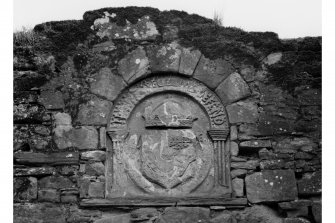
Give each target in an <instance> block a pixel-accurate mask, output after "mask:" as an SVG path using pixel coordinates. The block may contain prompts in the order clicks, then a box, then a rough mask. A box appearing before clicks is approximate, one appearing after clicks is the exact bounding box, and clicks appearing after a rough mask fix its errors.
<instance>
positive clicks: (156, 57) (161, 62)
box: [147, 42, 181, 72]
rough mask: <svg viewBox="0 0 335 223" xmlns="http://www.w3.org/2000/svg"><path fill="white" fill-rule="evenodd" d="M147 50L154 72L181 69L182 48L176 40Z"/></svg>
mask: <svg viewBox="0 0 335 223" xmlns="http://www.w3.org/2000/svg"><path fill="white" fill-rule="evenodd" d="M147 52H148V57H149V61H150V66H151V71H152V72H162V71H163V72H164V71H173V72H178V71H179V63H180V55H181V50H180V46H179V44H177V43H176V42H172V43H169V44H166V45H162V46H158V47H151V48H149V49H148V50H147Z"/></svg>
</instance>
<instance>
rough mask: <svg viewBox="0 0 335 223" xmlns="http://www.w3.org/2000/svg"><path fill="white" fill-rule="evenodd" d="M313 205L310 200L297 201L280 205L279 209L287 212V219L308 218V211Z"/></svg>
mask: <svg viewBox="0 0 335 223" xmlns="http://www.w3.org/2000/svg"><path fill="white" fill-rule="evenodd" d="M311 205H312V201H310V200H295V201H290V202H283V203H279V207H280V208H281V209H283V210H285V211H286V213H287V217H289V218H294V217H308V209H309V207H310V206H311Z"/></svg>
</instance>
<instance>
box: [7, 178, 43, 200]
mask: <svg viewBox="0 0 335 223" xmlns="http://www.w3.org/2000/svg"><path fill="white" fill-rule="evenodd" d="M13 187H14V188H13V189H14V201H16V202H22V201H33V200H35V199H37V179H36V178H35V177H15V178H14V186H13Z"/></svg>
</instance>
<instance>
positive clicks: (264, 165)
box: [259, 159, 295, 170]
mask: <svg viewBox="0 0 335 223" xmlns="http://www.w3.org/2000/svg"><path fill="white" fill-rule="evenodd" d="M259 166H260V168H261V170H275V169H295V162H294V161H285V160H283V159H276V160H263V161H261V162H260V163H259Z"/></svg>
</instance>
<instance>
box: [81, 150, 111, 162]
mask: <svg viewBox="0 0 335 223" xmlns="http://www.w3.org/2000/svg"><path fill="white" fill-rule="evenodd" d="M80 159H82V160H89V161H100V162H103V161H105V159H106V152H105V151H101V150H94V151H87V152H82V153H81V156H80Z"/></svg>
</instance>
